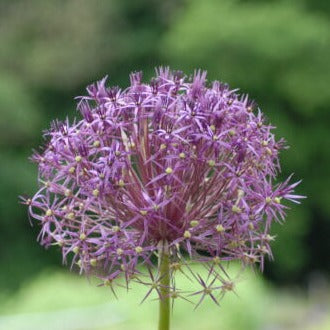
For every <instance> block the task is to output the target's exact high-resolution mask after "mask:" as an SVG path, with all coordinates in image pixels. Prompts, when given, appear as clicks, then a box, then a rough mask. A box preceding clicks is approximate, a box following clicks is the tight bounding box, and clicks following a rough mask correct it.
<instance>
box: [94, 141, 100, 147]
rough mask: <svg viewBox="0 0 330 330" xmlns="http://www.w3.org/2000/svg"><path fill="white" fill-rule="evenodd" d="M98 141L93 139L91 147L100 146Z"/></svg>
mask: <svg viewBox="0 0 330 330" xmlns="http://www.w3.org/2000/svg"><path fill="white" fill-rule="evenodd" d="M100 144H101V143H100V141H94V142H93V147H95V148H98V147H99V146H100Z"/></svg>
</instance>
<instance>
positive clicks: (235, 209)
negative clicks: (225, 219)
mask: <svg viewBox="0 0 330 330" xmlns="http://www.w3.org/2000/svg"><path fill="white" fill-rule="evenodd" d="M231 210H232V211H233V212H234V213H241V212H242V210H241V208H240V207H238V206H237V205H233V207H232V208H231Z"/></svg>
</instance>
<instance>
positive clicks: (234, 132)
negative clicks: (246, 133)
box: [228, 129, 236, 136]
mask: <svg viewBox="0 0 330 330" xmlns="http://www.w3.org/2000/svg"><path fill="white" fill-rule="evenodd" d="M228 133H229V135H230V136H234V135H235V134H236V131H235V130H234V129H231V130H229V132H228Z"/></svg>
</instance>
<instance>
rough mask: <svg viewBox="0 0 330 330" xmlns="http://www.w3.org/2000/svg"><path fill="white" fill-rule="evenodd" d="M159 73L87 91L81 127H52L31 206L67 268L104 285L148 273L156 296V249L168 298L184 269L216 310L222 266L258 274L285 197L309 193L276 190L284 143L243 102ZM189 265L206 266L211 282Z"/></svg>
mask: <svg viewBox="0 0 330 330" xmlns="http://www.w3.org/2000/svg"><path fill="white" fill-rule="evenodd" d="M156 73H157V76H156V78H153V79H152V80H151V83H150V84H145V83H143V82H142V74H141V73H132V74H131V85H130V86H129V87H128V88H127V89H126V90H124V91H121V90H120V89H119V88H118V87H113V88H107V87H106V86H105V83H106V79H103V80H101V81H99V82H97V83H96V84H93V85H91V86H89V87H88V88H87V91H88V95H87V96H84V97H80V98H79V103H78V109H79V110H80V112H81V115H82V117H83V118H82V119H81V120H80V121H77V122H73V123H72V124H70V123H69V122H68V120H66V121H65V122H63V123H61V122H54V123H53V125H52V127H51V129H50V130H49V131H48V132H47V133H46V136H47V141H48V142H47V144H46V146H45V148H44V149H43V151H42V152H41V153H40V154H38V153H35V154H34V156H33V157H32V159H33V160H34V161H35V162H37V163H38V165H39V183H40V189H39V191H38V192H37V193H36V194H35V195H34V196H33V197H32V198H31V199H27V200H25V203H26V204H28V205H29V214H30V216H31V217H32V218H34V219H35V220H36V221H37V222H39V223H40V225H41V232H40V235H39V240H40V242H41V244H42V245H44V246H46V247H48V246H50V245H54V244H57V245H59V246H60V247H61V249H62V254H63V259H64V261H67V260H70V262H71V264H72V265H74V264H78V266H79V268H80V270H81V272H83V273H87V274H94V275H96V276H98V277H99V278H101V279H102V281H103V283H104V284H108V285H110V284H111V283H113V281H114V280H115V279H116V278H117V277H119V276H120V275H123V276H124V277H125V279H126V281H127V283H128V282H129V281H131V280H133V281H138V282H140V283H143V284H147V282H146V279H145V276H146V275H147V276H149V277H150V279H151V284H150V283H149V285H150V287H151V290H152V289H156V290H157V291H158V292H160V291H161V290H160V289H162V288H161V285H160V284H159V283H160V279H159V275H157V274H156V275H153V271H152V268H153V267H154V266H153V264H154V262H153V255H154V254H157V251H158V249H159V245H160V243H161V244H162V246H166V249H167V251H168V252H167V253H168V256H169V265H170V267H169V268H170V270H171V278H172V281H171V282H170V284H169V289H170V290H169V291H168V292H169V294H170V295H171V296H173V297H174V296H179V293H178V292H179V291H178V289H177V288H176V286H175V283H174V273H175V271H177V270H179V269H181V266H183V265H185V266H186V269H188V273H189V274H190V275H187V276H190V277H192V278H193V279H194V280H196V281H197V283H199V284H200V285H201V291H198V292H195V293H194V295H195V294H199V293H200V294H201V300H203V299H204V297H205V295H209V296H210V297H211V298H212V299H213V300H215V301H216V296H215V293H216V291H219V293H220V296H222V294H223V293H224V292H225V291H228V290H229V289H230V288H232V287H233V285H232V283H231V282H230V280H229V279H226V276H225V273H224V269H223V267H222V262H223V261H226V260H227V261H228V260H240V261H241V262H242V264H243V265H249V264H255V263H260V264H261V267H262V265H263V261H264V256H265V255H269V256H271V248H270V241H271V240H272V239H273V237H271V236H270V235H269V232H270V229H271V224H272V222H273V221H282V220H284V217H285V211H286V209H287V207H286V206H285V205H284V204H283V203H282V202H283V200H285V199H287V200H290V201H293V202H297V200H298V199H299V198H302V196H299V195H295V194H294V193H293V189H294V187H295V186H296V185H297V184H298V183H294V184H290V183H289V180H286V181H285V182H284V183H279V184H274V181H275V179H276V176H277V174H278V172H279V170H280V165H279V160H278V156H279V151H280V149H282V148H283V147H284V143H283V140H280V141H276V140H275V137H274V135H273V133H272V131H273V127H272V126H270V125H269V124H267V123H266V121H265V119H264V117H263V115H262V113H261V112H260V110H259V109H257V108H256V106H255V104H254V103H253V102H251V101H249V99H248V97H247V96H244V95H239V94H237V93H236V91H234V90H230V89H229V87H228V86H227V85H225V84H222V83H219V82H217V81H215V82H213V83H212V84H211V85H210V86H208V85H207V84H206V72H201V71H196V72H195V74H194V76H193V77H192V78H187V77H185V76H184V75H183V73H182V72H179V71H175V72H172V71H170V70H169V69H168V68H159V69H158V70H157V71H156ZM187 260H194V261H198V262H202V263H204V265H205V266H206V267H207V268H208V269H209V275H208V277H209V279H208V281H209V282H207V280H203V279H202V278H201V276H200V275H197V274H195V273H194V272H193V271H192V270H191V268H190V267H189V265H188V261H187ZM139 265H144V266H145V267H142V268H138V266H139ZM143 270H145V272H146V273H145V274H144V273H143ZM172 275H173V276H172ZM148 294H149V293H148ZM181 295H182V294H181V293H180V296H181Z"/></svg>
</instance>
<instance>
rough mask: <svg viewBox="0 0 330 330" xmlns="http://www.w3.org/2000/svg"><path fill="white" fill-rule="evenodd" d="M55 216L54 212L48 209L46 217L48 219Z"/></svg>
mask: <svg viewBox="0 0 330 330" xmlns="http://www.w3.org/2000/svg"><path fill="white" fill-rule="evenodd" d="M52 215H53V211H52V210H51V209H48V210H47V211H46V216H47V217H50V216H52Z"/></svg>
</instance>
